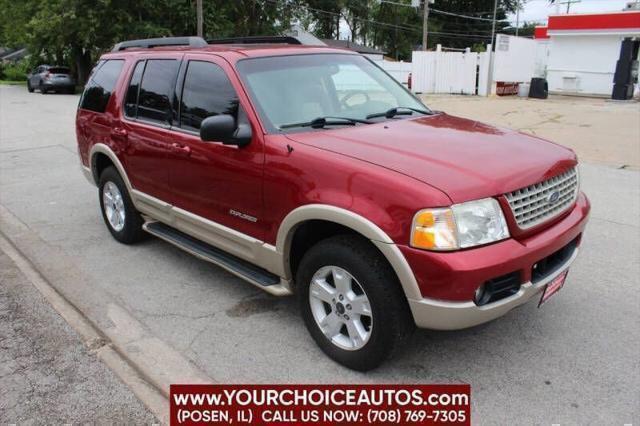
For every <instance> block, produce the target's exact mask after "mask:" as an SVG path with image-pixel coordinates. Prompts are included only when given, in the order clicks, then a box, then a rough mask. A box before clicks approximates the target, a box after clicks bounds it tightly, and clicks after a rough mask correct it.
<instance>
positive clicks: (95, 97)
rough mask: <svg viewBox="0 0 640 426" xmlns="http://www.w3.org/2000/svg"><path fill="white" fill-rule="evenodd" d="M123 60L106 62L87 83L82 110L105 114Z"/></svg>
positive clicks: (81, 102)
mask: <svg viewBox="0 0 640 426" xmlns="http://www.w3.org/2000/svg"><path fill="white" fill-rule="evenodd" d="M123 63H124V61H122V60H111V61H105V62H103V63H102V65H101V66H100V67H99V68H97V69H96V71H95V72H94V73H93V75H92V76H91V79H89V82H87V85H86V86H85V88H84V93H83V94H82V99H81V100H80V108H83V109H88V110H91V111H96V112H104V111H105V110H106V109H107V103H109V98H110V97H111V93H112V92H113V89H114V87H115V85H116V81H118V76H120V71H121V70H122V64H123Z"/></svg>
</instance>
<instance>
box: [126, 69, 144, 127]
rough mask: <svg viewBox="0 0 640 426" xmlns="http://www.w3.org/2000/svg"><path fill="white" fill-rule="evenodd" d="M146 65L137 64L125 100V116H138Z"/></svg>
mask: <svg viewBox="0 0 640 426" xmlns="http://www.w3.org/2000/svg"><path fill="white" fill-rule="evenodd" d="M144 64H145V61H141V62H138V63H137V64H136V67H135V69H134V70H133V74H132V75H131V81H129V88H128V89H127V96H126V98H125V100H124V114H125V115H126V116H127V117H131V118H136V117H137V115H138V114H137V113H138V93H139V92H140V80H142V72H143V71H144Z"/></svg>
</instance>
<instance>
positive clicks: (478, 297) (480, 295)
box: [473, 284, 485, 306]
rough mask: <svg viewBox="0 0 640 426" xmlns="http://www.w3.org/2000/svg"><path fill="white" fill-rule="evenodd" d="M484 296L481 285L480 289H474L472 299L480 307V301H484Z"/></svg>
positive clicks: (483, 289)
mask: <svg viewBox="0 0 640 426" xmlns="http://www.w3.org/2000/svg"><path fill="white" fill-rule="evenodd" d="M484 295H485V288H484V284H482V285H480V287H478V288H477V289H476V293H475V297H474V299H473V301H474V302H475V304H476V305H478V306H480V305H482V304H483V303H482V302H483V300H482V299H484Z"/></svg>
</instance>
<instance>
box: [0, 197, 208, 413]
mask: <svg viewBox="0 0 640 426" xmlns="http://www.w3.org/2000/svg"><path fill="white" fill-rule="evenodd" d="M0 250H2V251H4V252H5V253H6V254H7V255H8V256H9V257H10V258H11V259H12V260H13V262H14V263H15V264H16V266H17V267H18V268H19V269H20V270H21V271H22V273H23V274H24V275H25V276H26V277H27V279H28V280H29V281H30V282H31V283H32V284H33V286H34V287H36V289H38V291H39V292H40V293H41V294H42V295H43V297H44V298H45V299H46V300H47V301H48V302H49V303H50V304H51V306H52V307H53V308H54V309H55V310H56V312H58V313H59V314H60V315H61V316H62V318H64V320H65V321H66V322H67V323H68V324H69V325H70V326H71V327H72V328H73V329H74V330H75V331H76V332H77V333H78V334H79V335H80V337H81V340H82V341H83V343H84V344H85V345H86V346H87V347H88V348H89V349H90V350H91V351H93V352H94V353H95V354H96V356H97V357H98V358H99V359H100V360H101V361H103V362H104V363H105V364H106V365H107V366H108V367H109V368H110V369H111V370H113V371H114V373H115V374H116V375H117V376H118V377H119V378H120V379H121V380H122V381H123V382H124V383H125V384H126V385H127V386H128V387H129V388H130V389H131V390H132V392H133V393H134V394H135V395H136V396H137V397H138V399H140V401H142V403H143V404H144V405H145V406H147V408H148V409H149V410H150V411H151V412H152V413H153V414H154V415H155V416H156V418H158V420H159V421H160V422H162V423H165V424H168V423H169V399H168V398H169V385H170V384H172V383H213V382H214V381H213V380H212V379H211V378H210V377H208V375H206V374H205V373H204V372H202V371H201V370H199V369H198V368H197V367H196V366H195V365H193V363H192V362H191V361H189V360H188V359H186V358H184V357H183V356H182V355H181V354H180V353H179V352H178V351H176V350H175V349H173V348H172V347H171V346H169V345H168V344H166V343H165V342H164V341H162V340H161V339H159V338H158V337H156V336H154V335H153V334H152V333H151V332H150V331H149V330H147V329H146V327H145V326H144V325H143V324H141V323H140V322H139V321H137V320H136V319H135V318H134V316H133V315H131V314H130V313H129V312H128V311H127V310H126V309H125V308H124V307H122V306H120V305H119V304H118V303H117V302H116V301H115V300H114V299H113V298H112V297H111V296H110V295H109V294H108V293H106V292H105V293H102V292H100V294H99V295H96V294H95V291H96V289H95V287H94V288H93V289H92V293H94V296H95V299H97V300H99V301H100V303H97V304H93V305H88V304H87V303H85V302H86V300H85V299H83V292H84V291H87V290H86V289H87V288H88V287H90V286H88V285H87V284H86V283H87V282H88V278H87V277H86V276H84V275H83V274H82V272H81V271H78V270H74V268H73V262H72V261H71V260H70V259H68V258H67V257H66V256H65V255H64V254H63V253H61V252H60V251H59V250H56V249H55V248H53V247H51V246H49V245H48V244H47V243H46V242H45V241H43V240H42V239H40V238H39V237H38V236H37V235H36V234H35V233H34V232H33V231H32V230H31V229H29V228H28V226H26V225H25V224H24V223H22V222H21V221H20V220H19V219H18V218H17V217H16V216H15V215H13V214H12V213H11V212H10V211H9V210H8V209H7V208H5V207H4V206H2V205H1V204H0Z"/></svg>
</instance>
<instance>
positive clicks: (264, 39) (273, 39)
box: [207, 36, 302, 44]
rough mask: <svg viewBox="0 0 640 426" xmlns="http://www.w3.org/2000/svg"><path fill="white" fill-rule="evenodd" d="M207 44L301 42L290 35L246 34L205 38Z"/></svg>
mask: <svg viewBox="0 0 640 426" xmlns="http://www.w3.org/2000/svg"><path fill="white" fill-rule="evenodd" d="M207 42H208V43H209V44H302V42H301V41H300V40H298V39H297V38H295V37H291V36H248V37H230V38H216V39H210V40H207Z"/></svg>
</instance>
